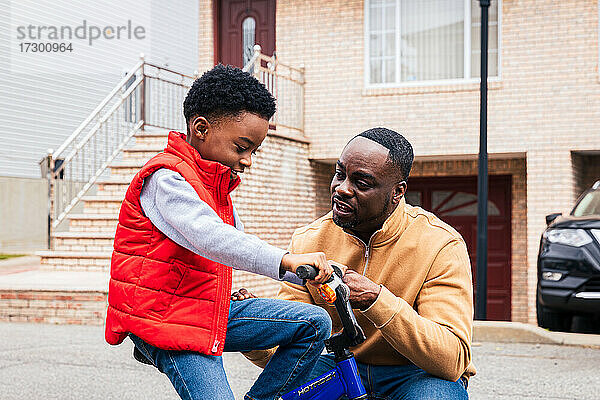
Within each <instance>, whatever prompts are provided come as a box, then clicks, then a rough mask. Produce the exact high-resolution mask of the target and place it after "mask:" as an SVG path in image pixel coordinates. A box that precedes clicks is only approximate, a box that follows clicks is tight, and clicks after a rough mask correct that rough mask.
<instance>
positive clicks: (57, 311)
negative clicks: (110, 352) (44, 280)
mask: <svg viewBox="0 0 600 400" xmlns="http://www.w3.org/2000/svg"><path fill="white" fill-rule="evenodd" d="M106 302H107V299H106V293H104V292H55V291H30V290H1V291H0V321H6V322H8V321H10V322H40V323H49V324H86V325H102V324H103V323H104V319H105V316H106Z"/></svg>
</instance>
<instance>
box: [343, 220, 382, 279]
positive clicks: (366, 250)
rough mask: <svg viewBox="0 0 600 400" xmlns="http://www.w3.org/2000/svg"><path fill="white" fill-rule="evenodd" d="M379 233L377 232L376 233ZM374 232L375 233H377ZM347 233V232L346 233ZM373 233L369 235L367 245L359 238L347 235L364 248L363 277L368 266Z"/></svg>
mask: <svg viewBox="0 0 600 400" xmlns="http://www.w3.org/2000/svg"><path fill="white" fill-rule="evenodd" d="M377 232H379V231H377ZM377 232H375V233H377ZM346 233H348V232H346ZM375 233H374V234H373V235H371V237H370V238H369V244H366V243H365V242H363V240H362V239H361V238H359V237H358V236H355V235H353V234H351V233H348V235H350V236H352V237H353V238H355V239H356V240H358V241H359V242H360V243H362V245H363V246H365V268H364V269H363V273H362V274H363V276H365V275H366V274H367V266H368V265H369V256H370V255H371V252H370V251H369V250H370V249H371V240H373V236H375Z"/></svg>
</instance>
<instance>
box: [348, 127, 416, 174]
mask: <svg viewBox="0 0 600 400" xmlns="http://www.w3.org/2000/svg"><path fill="white" fill-rule="evenodd" d="M359 136H360V137H364V138H367V139H370V140H372V141H374V142H377V143H379V144H380V145H382V146H383V147H385V148H386V149H388V150H389V151H390V152H389V154H388V161H389V162H390V164H392V165H393V166H394V167H396V168H397V169H398V171H399V172H400V174H401V175H402V178H401V179H402V180H406V179H408V175H410V170H411V168H412V164H413V160H414V154H413V148H412V146H411V145H410V143H409V142H408V140H406V138H405V137H404V136H402V135H401V134H399V133H398V132H396V131H393V130H391V129H387V128H371V129H368V130H366V131H364V132H362V133H360V134H358V135H356V136H355V137H359Z"/></svg>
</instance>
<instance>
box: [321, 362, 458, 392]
mask: <svg viewBox="0 0 600 400" xmlns="http://www.w3.org/2000/svg"><path fill="white" fill-rule="evenodd" d="M357 364H358V372H359V373H360V378H361V380H362V383H363V385H364V386H365V389H367V394H368V396H369V399H372V400H400V399H402V400H429V399H431V400H450V399H460V400H463V399H464V400H467V399H468V398H469V395H468V393H467V383H466V382H464V381H462V380H460V379H459V380H458V381H456V382H451V381H447V380H445V379H441V378H437V377H435V376H433V375H431V374H428V373H427V372H425V371H423V370H422V369H421V368H419V367H416V366H415V365H412V364H411V365H391V366H388V365H369V364H362V363H358V362H357ZM333 368H335V362H334V361H333V356H332V355H330V354H327V355H322V356H321V357H320V358H319V361H318V362H317V364H316V365H315V368H314V369H313V372H312V378H316V377H318V376H319V375H322V374H324V373H325V372H327V371H329V370H331V369H333Z"/></svg>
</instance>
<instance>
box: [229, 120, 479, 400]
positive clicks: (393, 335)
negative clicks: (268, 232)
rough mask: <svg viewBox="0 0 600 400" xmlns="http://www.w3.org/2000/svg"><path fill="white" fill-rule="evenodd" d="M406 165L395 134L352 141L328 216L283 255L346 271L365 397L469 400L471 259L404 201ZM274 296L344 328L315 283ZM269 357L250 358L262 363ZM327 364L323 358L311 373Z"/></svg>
mask: <svg viewBox="0 0 600 400" xmlns="http://www.w3.org/2000/svg"><path fill="white" fill-rule="evenodd" d="M412 162H413V151H412V146H411V145H410V143H409V142H408V141H407V140H406V139H405V138H404V137H403V136H402V135H400V134H399V133H397V132H394V131H392V130H389V129H385V128H374V129H370V130H367V131H365V132H363V133H361V134H359V135H358V136H356V137H355V138H353V139H352V140H350V142H349V143H348V144H347V145H346V147H345V148H344V150H343V151H342V154H341V156H340V158H339V160H338V162H337V164H336V171H335V176H334V177H333V180H332V182H331V200H332V208H333V209H332V212H330V213H328V214H327V215H325V216H323V217H321V218H319V219H318V220H316V221H314V222H313V223H312V224H310V225H308V226H305V227H302V228H300V229H298V230H296V232H295V233H294V235H293V237H292V241H291V245H290V249H289V250H290V251H292V252H294V253H296V252H300V253H305V252H314V251H323V252H324V253H325V255H326V256H327V258H328V259H331V260H334V261H336V262H338V263H341V264H343V265H345V266H347V267H348V271H347V272H346V275H345V276H344V282H345V283H346V284H347V285H348V286H349V288H350V291H351V292H350V302H351V304H352V306H353V308H355V313H356V317H357V320H358V322H359V324H360V325H361V327H362V329H363V330H364V332H365V335H366V337H367V340H366V341H365V342H364V343H363V344H361V345H359V346H357V347H355V348H353V349H352V351H353V352H354V354H355V356H356V360H357V362H358V366H359V372H360V374H361V377H362V381H363V383H364V385H365V387H366V389H367V392H368V393H369V395H370V396H371V398H382V399H406V398H410V399H425V398H427V399H430V398H431V399H466V398H468V395H467V391H466V386H467V382H468V378H469V377H470V376H472V375H474V374H475V369H474V367H473V366H472V364H471V332H472V320H473V300H472V298H473V293H472V292H473V289H472V283H471V267H470V264H469V256H468V253H467V248H466V245H465V242H464V241H463V239H462V237H461V236H460V234H459V233H458V232H456V231H455V230H454V229H453V228H452V227H450V226H449V225H447V224H445V223H444V222H442V221H441V220H440V219H438V218H437V217H436V216H435V215H433V214H431V213H429V212H427V211H424V210H422V209H421V208H419V207H412V206H410V205H408V204H406V202H405V199H404V194H405V192H406V187H407V184H406V180H407V178H408V176H409V173H410V169H411V167H412ZM249 296H251V295H249V294H248V292H247V291H241V293H235V294H234V295H233V297H232V298H234V299H239V300H241V299H244V298H247V297H249ZM278 297H279V298H281V299H287V300H295V301H301V302H305V303H310V304H317V305H319V306H321V307H323V308H325V309H326V310H327V311H328V313H329V314H330V316H331V318H332V320H333V331H334V332H335V331H339V330H341V323H340V321H339V318H338V316H337V314H336V312H335V308H334V307H332V306H331V305H329V304H327V303H325V302H324V301H323V300H322V299H321V298H320V296H319V295H318V293H316V291H315V288H314V287H312V286H311V285H307V286H299V285H294V284H291V283H283V284H282V286H281V289H280V292H279V295H278ZM356 309H357V310H356ZM269 355H270V354H266V352H264V351H263V352H262V353H260V352H254V353H251V354H248V358H250V359H251V360H253V361H254V362H255V363H257V364H263V365H264V364H265V363H266V361H267V360H268V357H269ZM333 367H334V362H333V358H332V357H331V356H329V355H321V357H320V359H319V361H318V362H317V364H316V366H315V369H314V371H313V377H316V376H318V375H320V374H322V373H324V372H326V371H328V370H329V369H331V368H333Z"/></svg>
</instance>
